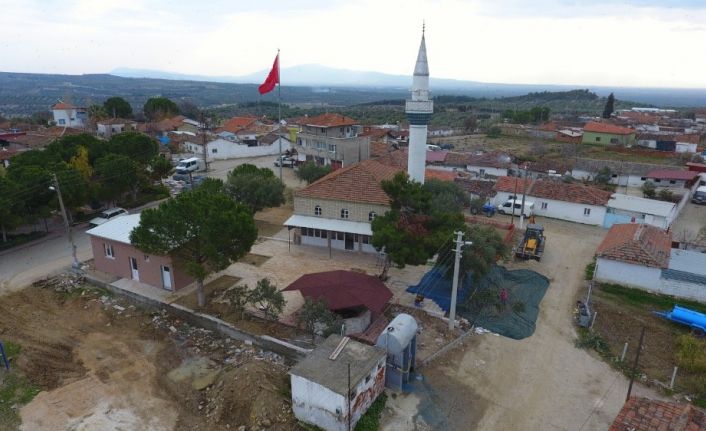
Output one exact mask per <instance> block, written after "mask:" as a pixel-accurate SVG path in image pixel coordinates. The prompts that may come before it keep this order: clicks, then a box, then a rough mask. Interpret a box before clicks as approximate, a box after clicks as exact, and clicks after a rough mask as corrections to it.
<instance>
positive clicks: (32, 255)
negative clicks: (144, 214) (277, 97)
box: [0, 156, 305, 294]
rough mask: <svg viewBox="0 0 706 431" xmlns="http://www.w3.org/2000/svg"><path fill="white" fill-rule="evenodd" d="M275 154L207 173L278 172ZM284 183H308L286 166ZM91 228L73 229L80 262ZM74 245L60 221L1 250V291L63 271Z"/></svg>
mask: <svg viewBox="0 0 706 431" xmlns="http://www.w3.org/2000/svg"><path fill="white" fill-rule="evenodd" d="M275 158H276V156H263V157H251V158H246V159H233V160H218V161H215V162H213V163H212V164H211V170H210V171H209V172H208V173H207V175H208V176H210V177H214V178H221V179H222V180H225V179H226V178H227V176H228V172H229V171H230V170H232V169H233V168H234V167H236V166H238V165H241V164H243V163H252V164H254V165H256V166H258V167H267V168H270V169H272V170H273V172H274V173H275V174H276V175H279V169H278V168H276V167H275V166H274V160H275ZM282 173H283V176H284V182H285V184H286V185H287V186H288V187H290V188H301V187H303V186H304V185H305V184H304V183H303V182H302V181H300V180H299V179H298V178H296V175H294V171H293V170H292V168H283V169H282ZM157 204H158V203H157V202H152V203H149V204H147V205H144V206H142V207H139V208H136V209H132V210H130V212H132V213H134V212H139V211H141V210H142V209H144V208H150V207H153V206H156V205H157ZM86 230H88V227H87V226H86V225H83V226H82V227H76V228H74V241H75V243H76V246H77V256H78V259H79V260H81V261H85V260H88V259H91V258H92V257H93V256H92V253H91V246H90V241H89V238H88V235H86V233H85V232H86ZM71 260H72V259H71V246H70V245H69V242H68V239H67V237H66V234H65V232H64V230H63V227H62V225H61V224H56V225H52V230H51V233H50V234H49V235H48V236H46V237H45V238H43V239H41V240H39V241H37V242H34V243H32V244H31V245H24V246H19V247H17V248H15V249H12V250H7V251H5V252H2V253H0V294H1V293H4V292H8V291H11V290H17V289H21V288H23V287H25V286H27V285H29V284H31V283H32V282H34V281H36V280H39V279H41V278H44V277H46V276H47V275H50V274H53V273H57V272H60V271H63V270H64V269H66V268H68V267H70V266H71Z"/></svg>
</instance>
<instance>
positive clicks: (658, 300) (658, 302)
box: [601, 284, 706, 313]
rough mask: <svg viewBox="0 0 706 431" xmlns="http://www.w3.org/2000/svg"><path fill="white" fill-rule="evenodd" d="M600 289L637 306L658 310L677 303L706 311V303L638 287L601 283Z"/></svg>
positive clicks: (669, 307) (702, 311) (668, 307)
mask: <svg viewBox="0 0 706 431" xmlns="http://www.w3.org/2000/svg"><path fill="white" fill-rule="evenodd" d="M601 291H602V292H603V293H606V294H608V295H610V296H613V297H615V298H618V299H620V300H621V301H624V302H626V303H628V304H630V305H634V306H638V307H646V306H647V307H653V308H655V309H660V310H668V309H671V308H672V307H674V305H676V304H678V305H680V306H682V307H686V308H690V309H692V310H695V311H699V312H701V313H706V304H703V303H700V302H696V301H691V300H688V299H678V298H675V297H673V296H668V295H660V294H656V293H649V292H645V291H644V290H640V289H632V288H629V287H624V286H619V285H617V284H601Z"/></svg>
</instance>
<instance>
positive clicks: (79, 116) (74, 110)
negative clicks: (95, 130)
mask: <svg viewBox="0 0 706 431" xmlns="http://www.w3.org/2000/svg"><path fill="white" fill-rule="evenodd" d="M51 109H52V114H53V115H54V122H55V123H56V125H57V126H63V127H75V128H79V129H81V128H83V127H85V126H86V123H87V122H88V113H87V112H86V109H85V108H79V107H77V106H74V105H72V104H70V103H65V102H59V103H57V104H56V105H54V106H52V108H51Z"/></svg>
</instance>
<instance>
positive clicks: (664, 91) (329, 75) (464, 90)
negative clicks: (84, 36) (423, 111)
mask: <svg viewBox="0 0 706 431" xmlns="http://www.w3.org/2000/svg"><path fill="white" fill-rule="evenodd" d="M267 72H268V70H266V69H264V70H261V71H258V72H255V73H251V74H249V75H242V76H204V75H186V74H180V73H173V72H164V71H159V70H150V69H129V68H118V69H114V70H113V71H111V74H113V75H117V76H122V77H129V78H155V79H171V80H190V81H209V82H221V83H242V84H260V83H261V82H262V81H263V80H264V78H265V76H266V75H267ZM282 83H283V88H284V87H286V86H306V87H315V88H322V87H346V88H362V89H366V90H373V89H385V90H392V91H408V90H409V87H410V86H411V84H412V77H411V76H409V75H392V74H387V73H381V72H370V71H356V70H349V69H339V68H333V67H327V66H322V65H318V64H304V65H299V66H292V67H286V68H283V69H282ZM430 87H431V89H432V91H433V93H435V94H437V95H439V94H460V95H468V96H473V97H487V98H497V97H511V96H521V95H524V94H527V93H533V92H543V91H567V90H572V89H575V88H586V89H589V90H591V91H593V92H594V93H596V94H597V95H599V96H601V97H605V96H607V95H608V94H610V93H615V95H616V97H617V98H618V99H622V100H632V101H635V102H640V103H647V104H652V105H657V106H674V107H682V106H683V107H690V106H706V89H671V88H634V87H602V86H595V85H587V86H584V85H538V84H502V83H486V82H477V81H462V80H456V79H445V78H434V77H432V78H431V79H430Z"/></svg>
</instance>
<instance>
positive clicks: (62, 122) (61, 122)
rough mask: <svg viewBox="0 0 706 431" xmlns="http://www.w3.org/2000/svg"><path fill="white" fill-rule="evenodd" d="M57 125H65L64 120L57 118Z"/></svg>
mask: <svg viewBox="0 0 706 431" xmlns="http://www.w3.org/2000/svg"><path fill="white" fill-rule="evenodd" d="M57 124H61V125H62V126H63V125H64V124H66V120H64V119H63V118H59V121H57Z"/></svg>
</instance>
